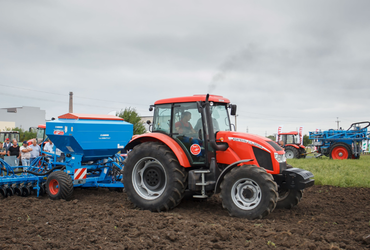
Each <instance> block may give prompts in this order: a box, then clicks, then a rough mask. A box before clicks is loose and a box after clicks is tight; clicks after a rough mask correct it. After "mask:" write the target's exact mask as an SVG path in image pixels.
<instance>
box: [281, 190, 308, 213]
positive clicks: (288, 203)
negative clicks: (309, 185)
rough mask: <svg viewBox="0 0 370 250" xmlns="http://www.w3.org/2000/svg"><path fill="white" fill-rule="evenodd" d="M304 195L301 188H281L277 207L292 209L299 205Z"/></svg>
mask: <svg viewBox="0 0 370 250" xmlns="http://www.w3.org/2000/svg"><path fill="white" fill-rule="evenodd" d="M302 196H303V192H302V191H301V190H296V189H281V190H279V198H278V202H277V204H276V208H286V209H291V208H293V207H295V206H297V205H298V203H299V202H300V201H301V199H302Z"/></svg>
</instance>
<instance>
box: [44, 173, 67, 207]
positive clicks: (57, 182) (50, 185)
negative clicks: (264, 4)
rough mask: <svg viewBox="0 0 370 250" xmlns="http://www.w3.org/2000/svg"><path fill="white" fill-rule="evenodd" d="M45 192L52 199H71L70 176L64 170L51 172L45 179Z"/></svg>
mask: <svg viewBox="0 0 370 250" xmlns="http://www.w3.org/2000/svg"><path fill="white" fill-rule="evenodd" d="M46 192H47V193H48V195H49V197H50V199H52V200H59V199H65V200H69V199H71V197H72V194H73V182H72V179H71V177H70V176H69V175H68V174H67V173H66V172H64V171H55V172H52V173H51V174H50V175H49V177H48V179H47V181H46Z"/></svg>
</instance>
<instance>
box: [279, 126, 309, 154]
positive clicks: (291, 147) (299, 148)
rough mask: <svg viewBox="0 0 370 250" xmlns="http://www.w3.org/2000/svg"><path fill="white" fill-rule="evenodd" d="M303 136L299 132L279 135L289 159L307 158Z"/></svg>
mask: <svg viewBox="0 0 370 250" xmlns="http://www.w3.org/2000/svg"><path fill="white" fill-rule="evenodd" d="M300 137H301V135H300V134H299V133H298V132H297V131H292V132H288V133H280V134H278V140H277V141H278V142H279V143H281V141H282V142H283V145H281V146H283V147H284V150H285V156H286V158H287V159H294V158H295V159H299V158H306V154H307V153H306V147H305V146H303V144H301V141H300Z"/></svg>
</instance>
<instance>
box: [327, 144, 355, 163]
mask: <svg viewBox="0 0 370 250" xmlns="http://www.w3.org/2000/svg"><path fill="white" fill-rule="evenodd" d="M329 155H330V158H331V159H334V160H345V159H351V158H352V152H351V149H350V148H349V147H348V146H347V144H345V143H335V144H333V145H331V146H330V147H329Z"/></svg>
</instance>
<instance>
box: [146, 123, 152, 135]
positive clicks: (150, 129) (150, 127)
mask: <svg viewBox="0 0 370 250" xmlns="http://www.w3.org/2000/svg"><path fill="white" fill-rule="evenodd" d="M146 124H148V125H149V128H148V131H150V132H152V127H153V126H152V122H151V121H150V120H147V121H146Z"/></svg>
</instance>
